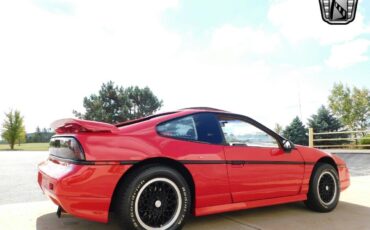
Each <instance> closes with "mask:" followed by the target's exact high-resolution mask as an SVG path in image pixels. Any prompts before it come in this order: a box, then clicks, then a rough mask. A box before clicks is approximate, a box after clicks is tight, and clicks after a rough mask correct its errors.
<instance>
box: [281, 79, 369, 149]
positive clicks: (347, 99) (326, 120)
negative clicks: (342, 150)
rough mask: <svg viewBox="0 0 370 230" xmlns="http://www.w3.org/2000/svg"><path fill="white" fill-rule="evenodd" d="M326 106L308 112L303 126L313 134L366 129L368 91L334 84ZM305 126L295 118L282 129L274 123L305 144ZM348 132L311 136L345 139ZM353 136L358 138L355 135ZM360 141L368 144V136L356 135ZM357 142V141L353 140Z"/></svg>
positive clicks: (291, 137) (296, 141) (289, 136)
mask: <svg viewBox="0 0 370 230" xmlns="http://www.w3.org/2000/svg"><path fill="white" fill-rule="evenodd" d="M328 100H329V103H328V106H327V107H326V106H324V105H322V106H321V107H320V108H319V109H318V111H317V113H316V114H313V115H311V117H310V118H309V119H308V121H307V127H308V128H313V130H314V132H315V133H322V132H336V131H346V130H351V131H354V130H361V131H362V130H366V129H367V128H368V127H369V124H370V92H369V89H367V88H362V89H359V88H357V87H353V88H352V89H351V88H349V87H348V86H345V85H343V84H342V83H336V84H334V87H333V89H332V90H331V93H330V95H329V98H328ZM308 128H306V126H305V125H304V124H303V122H302V121H301V120H300V119H299V117H298V116H297V117H295V118H294V119H293V121H292V122H291V123H290V124H289V125H288V126H287V127H286V128H285V129H283V128H282V126H281V125H279V124H276V125H275V131H276V132H278V133H279V134H281V135H283V136H285V137H286V138H288V139H290V140H291V141H292V142H294V143H296V144H301V145H308ZM348 137H350V135H349V134H335V135H330V136H328V135H315V139H328V138H338V139H345V138H348ZM354 137H358V136H357V135H355V136H354ZM360 137H362V139H361V140H360V143H361V144H370V140H369V139H370V135H367V136H366V135H365V133H363V134H362V135H361V134H360ZM348 143H349V141H348V140H330V141H329V140H328V141H320V142H317V143H315V145H344V144H348ZM356 144H357V141H356Z"/></svg>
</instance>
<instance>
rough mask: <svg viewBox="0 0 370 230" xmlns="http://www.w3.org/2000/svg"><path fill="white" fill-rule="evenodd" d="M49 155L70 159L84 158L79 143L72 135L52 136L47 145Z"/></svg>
mask: <svg viewBox="0 0 370 230" xmlns="http://www.w3.org/2000/svg"><path fill="white" fill-rule="evenodd" d="M49 152H50V155H52V156H56V157H60V158H65V159H70V160H85V154H84V152H83V149H82V147H81V145H80V144H79V143H78V141H77V140H76V139H75V138H73V137H53V138H51V140H50V145H49Z"/></svg>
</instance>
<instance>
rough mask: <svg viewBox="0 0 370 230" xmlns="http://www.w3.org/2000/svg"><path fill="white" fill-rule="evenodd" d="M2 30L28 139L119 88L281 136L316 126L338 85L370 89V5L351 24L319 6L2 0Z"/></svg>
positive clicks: (6, 70)
mask: <svg viewBox="0 0 370 230" xmlns="http://www.w3.org/2000/svg"><path fill="white" fill-rule="evenodd" d="M20 5H21V6H22V7H19V6H20ZM302 9H303V10H302ZM0 31H1V32H0V33H1V36H0V50H1V52H0V76H1V79H2V81H1V83H2V84H1V90H0V98H2V99H1V100H0V119H1V120H3V117H4V116H3V113H4V112H6V111H8V110H9V109H19V110H20V111H21V112H22V113H23V115H24V117H25V122H26V129H27V131H33V130H34V129H35V128H36V126H40V127H48V126H49V124H50V123H51V122H52V121H53V120H56V119H60V118H65V117H72V116H73V114H72V110H73V109H77V110H80V111H81V110H83V107H82V100H83V97H84V96H87V95H90V94H91V93H94V92H97V91H98V89H99V88H100V85H101V84H102V83H103V82H106V81H108V80H113V81H115V82H116V83H117V84H120V85H123V86H129V85H138V86H142V87H143V86H149V87H150V88H151V89H152V90H153V91H154V93H155V94H157V95H158V97H160V98H161V99H163V101H164V107H163V108H162V110H164V111H166V110H173V109H178V108H183V107H189V106H212V107H217V108H221V109H226V110H230V111H233V112H237V113H242V114H246V115H249V116H251V117H254V118H255V119H257V120H259V121H260V122H262V123H264V124H267V125H268V126H270V127H273V126H274V125H275V123H280V124H282V125H283V126H285V125H287V124H289V122H290V121H291V120H292V119H293V118H294V117H295V116H297V115H298V116H300V117H301V118H302V119H303V120H304V122H306V119H307V118H308V117H309V116H310V115H311V114H313V113H315V112H316V110H317V109H318V107H319V106H320V105H321V104H327V97H328V94H329V92H330V89H331V88H332V86H333V84H334V83H335V82H339V81H341V82H343V83H345V84H348V85H349V86H356V87H367V88H370V68H369V66H370V61H369V56H370V1H365V0H363V1H360V2H359V7H358V12H357V16H356V20H355V21H354V22H352V23H351V24H349V25H346V26H332V25H328V24H326V23H325V22H323V21H322V20H321V16H320V9H319V4H318V1H317V0H304V1H296V0H270V1H247V0H235V1H211V0H203V1H195V0H186V1H185V0H161V1H150V0H138V1H120V0H106V1H97V0H80V1H72V0H67V1H62V0H20V1H17V2H16V1H2V2H1V3H0ZM15 91H18V92H19V93H17V94H16V95H15V96H14V97H9V95H13V94H14V92H15Z"/></svg>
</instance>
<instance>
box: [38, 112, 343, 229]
mask: <svg viewBox="0 0 370 230" xmlns="http://www.w3.org/2000/svg"><path fill="white" fill-rule="evenodd" d="M52 127H53V128H54V129H55V130H56V135H55V136H53V137H52V139H51V141H50V148H49V152H50V155H49V158H48V159H47V160H46V161H45V162H42V163H40V165H39V173H38V183H39V185H40V186H41V189H42V190H43V191H44V193H45V194H46V195H47V196H48V197H49V198H50V199H51V200H52V201H53V202H54V203H55V204H56V205H58V207H59V208H58V212H57V213H58V214H59V215H60V213H61V212H67V213H70V214H72V215H75V216H77V217H81V218H85V219H89V220H93V221H99V222H107V221H108V214H109V212H110V211H112V212H115V213H116V214H117V216H118V219H119V220H120V221H121V224H122V227H123V228H124V229H180V228H181V227H182V226H183V225H184V222H185V220H186V217H187V216H188V215H189V214H193V215H195V216H202V215H208V214H214V213H220V212H227V211H234V210H241V209H248V208H255V207H261V206H268V205H276V204H282V203H288V202H297V201H304V203H305V204H306V206H307V207H308V208H310V209H312V210H315V211H318V212H329V211H331V210H333V209H334V208H335V207H336V205H337V203H338V199H339V194H340V192H341V191H342V190H344V189H346V188H347V187H348V186H349V184H350V181H349V171H348V168H347V166H346V164H345V162H344V161H343V160H342V159H340V158H339V157H338V156H336V155H332V154H329V153H325V152H322V151H320V150H317V149H313V148H308V147H304V146H299V145H294V144H293V143H292V142H291V141H289V140H287V139H285V138H284V137H282V136H280V135H278V134H276V133H275V132H273V131H271V130H270V129H268V128H267V127H265V126H264V125H262V124H260V123H258V122H257V121H255V120H253V119H251V118H249V117H246V116H243V115H238V114H233V113H230V112H226V111H222V110H217V109H212V108H203V107H201V108H188V109H182V110H178V111H174V112H168V113H161V114H156V115H152V116H148V117H144V118H141V119H137V120H132V121H127V122H123V123H119V124H115V125H112V124H107V123H101V122H94V121H87V120H78V119H63V120H58V121H56V122H54V123H53V124H52Z"/></svg>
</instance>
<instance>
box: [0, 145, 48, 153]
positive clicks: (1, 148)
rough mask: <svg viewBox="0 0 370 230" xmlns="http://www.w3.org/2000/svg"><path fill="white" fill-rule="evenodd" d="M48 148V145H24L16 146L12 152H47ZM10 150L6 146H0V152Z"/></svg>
mask: <svg viewBox="0 0 370 230" xmlns="http://www.w3.org/2000/svg"><path fill="white" fill-rule="evenodd" d="M48 148H49V143H24V144H21V145H20V146H19V145H18V144H16V145H15V146H14V150H24V151H47V150H48ZM4 150H7V151H8V150H10V146H9V145H8V144H0V151H4Z"/></svg>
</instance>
